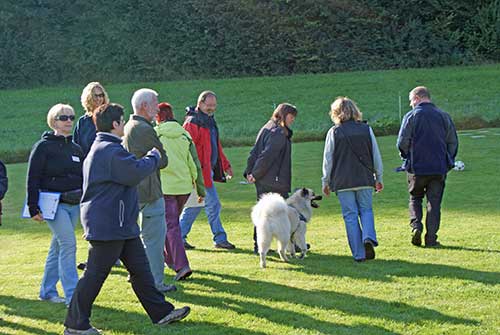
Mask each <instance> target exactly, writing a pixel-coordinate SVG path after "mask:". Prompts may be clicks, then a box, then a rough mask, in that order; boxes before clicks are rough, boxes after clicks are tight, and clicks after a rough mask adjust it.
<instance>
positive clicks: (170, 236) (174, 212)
mask: <svg viewBox="0 0 500 335" xmlns="http://www.w3.org/2000/svg"><path fill="white" fill-rule="evenodd" d="M188 198H189V194H181V195H166V194H164V195H163V199H164V200H165V221H166V223H167V235H166V237H165V248H164V251H163V255H164V256H165V263H166V264H167V266H168V267H170V268H172V269H174V270H175V272H178V271H179V270H180V269H182V268H183V267H185V266H189V261H188V259H187V255H186V250H185V249H184V241H183V240H182V235H181V227H180V225H179V216H180V215H181V212H182V208H183V207H184V204H185V203H186V201H187V199H188Z"/></svg>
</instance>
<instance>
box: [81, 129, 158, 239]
mask: <svg viewBox="0 0 500 335" xmlns="http://www.w3.org/2000/svg"><path fill="white" fill-rule="evenodd" d="M159 163H160V159H159V157H158V156H157V155H146V156H144V157H143V158H141V159H136V158H135V156H134V155H132V154H131V153H129V152H128V151H126V150H125V149H124V148H123V146H122V145H121V139H120V138H118V137H116V136H114V135H112V134H109V133H97V136H96V139H95V141H94V144H92V147H91V149H90V152H89V154H88V156H87V158H86V159H85V161H84V163H83V196H82V201H81V203H80V217H81V222H82V225H83V227H84V234H85V239H87V240H89V241H92V240H100V241H110V240H127V239H132V238H136V237H138V236H139V232H140V231H139V226H138V225H137V216H138V214H139V204H138V197H137V185H138V184H139V182H140V181H141V180H142V179H144V178H145V177H147V176H148V175H150V174H151V173H153V172H155V171H156V169H158V165H159Z"/></svg>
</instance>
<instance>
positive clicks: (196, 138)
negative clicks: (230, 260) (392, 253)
mask: <svg viewBox="0 0 500 335" xmlns="http://www.w3.org/2000/svg"><path fill="white" fill-rule="evenodd" d="M216 108H217V96H216V95H215V93H214V92H212V91H204V92H201V94H200V96H199V97H198V103H197V105H196V108H193V107H187V108H186V120H185V121H184V125H183V127H184V129H186V130H187V131H188V132H189V134H190V135H191V138H192V139H193V142H194V144H195V146H196V151H197V153H198V158H199V159H200V163H201V168H202V172H203V180H204V184H205V193H206V197H205V212H206V214H207V217H208V223H209V225H210V229H211V230H212V235H213V241H214V247H215V248H219V249H234V248H235V246H234V244H232V243H230V242H229V241H228V240H227V235H226V232H225V231H224V228H223V227H222V222H221V220H220V211H221V203H220V201H219V196H218V195H217V190H216V189H215V185H214V181H217V182H226V180H227V179H230V178H231V177H232V176H233V170H232V169H231V164H230V163H229V160H228V159H227V158H226V155H224V152H223V151H222V145H221V144H220V140H219V129H218V128H217V123H216V122H215V118H214V113H215V110H216ZM226 175H227V177H226ZM200 211H201V207H185V208H184V210H183V211H182V214H181V217H180V225H181V232H182V238H183V240H184V247H185V248H186V249H194V246H192V245H191V244H189V243H188V242H187V241H186V238H187V235H188V234H189V232H190V231H191V227H192V226H193V222H194V220H196V217H197V216H198V214H199V213H200Z"/></svg>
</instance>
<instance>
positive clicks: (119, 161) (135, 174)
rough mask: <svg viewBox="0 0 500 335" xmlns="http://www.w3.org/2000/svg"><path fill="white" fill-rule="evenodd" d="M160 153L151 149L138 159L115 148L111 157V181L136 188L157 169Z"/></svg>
mask: <svg viewBox="0 0 500 335" xmlns="http://www.w3.org/2000/svg"><path fill="white" fill-rule="evenodd" d="M159 162H160V153H159V151H158V149H155V148H153V149H152V150H150V151H149V152H147V153H146V155H145V156H144V157H142V158H140V159H136V158H135V156H134V155H133V154H131V153H129V152H127V151H126V150H124V149H121V146H120V148H116V149H114V151H113V152H112V157H111V166H110V173H111V180H112V181H114V182H116V183H117V184H122V185H127V186H137V185H138V184H139V183H140V182H141V181H142V180H143V179H144V178H146V177H147V176H149V175H150V174H151V173H153V172H154V171H155V170H156V169H158V166H159Z"/></svg>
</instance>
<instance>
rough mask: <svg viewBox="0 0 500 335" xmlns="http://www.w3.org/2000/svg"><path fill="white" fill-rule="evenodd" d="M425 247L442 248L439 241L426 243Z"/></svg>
mask: <svg viewBox="0 0 500 335" xmlns="http://www.w3.org/2000/svg"><path fill="white" fill-rule="evenodd" d="M425 247H426V248H439V247H441V243H439V242H438V241H434V242H425Z"/></svg>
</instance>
